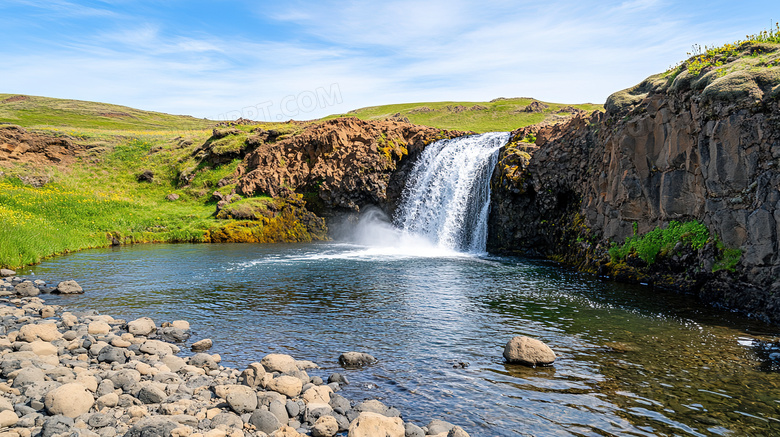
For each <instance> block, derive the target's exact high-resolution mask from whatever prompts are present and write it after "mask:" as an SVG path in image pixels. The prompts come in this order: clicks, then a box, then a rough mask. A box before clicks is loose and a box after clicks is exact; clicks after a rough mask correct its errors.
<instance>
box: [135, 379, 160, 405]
mask: <svg viewBox="0 0 780 437" xmlns="http://www.w3.org/2000/svg"><path fill="white" fill-rule="evenodd" d="M136 397H137V398H138V400H139V401H141V402H143V403H145V404H159V403H161V402H162V401H164V400H165V398H166V397H167V396H166V395H165V392H164V391H162V390H161V389H160V388H158V387H156V386H154V385H151V384H149V385H145V386H143V387H141V390H139V391H138V395H137V396H136Z"/></svg>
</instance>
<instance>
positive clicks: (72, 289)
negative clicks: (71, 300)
mask: <svg viewBox="0 0 780 437" xmlns="http://www.w3.org/2000/svg"><path fill="white" fill-rule="evenodd" d="M54 292H55V293H58V294H81V293H84V289H83V288H81V285H79V284H78V282H76V281H73V280H70V281H62V282H60V283H59V284H57V288H56V289H55V290H54Z"/></svg>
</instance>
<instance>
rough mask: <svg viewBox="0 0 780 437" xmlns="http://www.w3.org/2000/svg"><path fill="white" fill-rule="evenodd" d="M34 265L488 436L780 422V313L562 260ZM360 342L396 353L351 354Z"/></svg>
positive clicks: (437, 257)
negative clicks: (600, 275)
mask: <svg viewBox="0 0 780 437" xmlns="http://www.w3.org/2000/svg"><path fill="white" fill-rule="evenodd" d="M31 272H33V273H34V274H35V276H36V277H37V278H42V279H45V280H49V281H57V280H64V279H76V280H77V281H79V282H80V283H81V284H82V285H83V286H84V287H85V289H86V294H84V295H81V296H61V297H57V296H49V297H47V300H48V301H49V302H51V303H55V304H62V305H65V306H67V307H68V308H74V309H95V310H98V311H100V312H102V313H105V314H111V315H114V316H117V317H123V318H126V319H132V318H136V317H141V316H150V317H153V318H154V319H155V320H156V321H157V322H158V323H161V322H163V321H170V320H175V319H187V320H189V321H190V322H191V324H192V328H193V332H194V336H193V338H192V340H193V341H194V340H198V339H200V338H204V337H208V338H211V339H212V340H214V344H215V346H214V352H217V353H219V354H221V356H222V358H223V360H224V361H225V363H226V364H227V365H232V366H237V367H239V368H240V367H243V366H246V365H247V364H249V363H251V362H254V361H258V360H259V359H260V358H262V356H264V355H265V354H267V353H271V352H280V353H289V354H291V355H293V356H295V357H296V358H299V359H312V360H314V361H316V362H318V364H320V365H321V366H322V367H323V369H322V370H321V371H320V372H321V376H327V374H329V373H330V372H333V371H337V370H338V371H344V372H346V374H347V376H348V377H349V378H350V380H351V381H352V384H351V385H349V386H347V388H346V389H345V392H346V395H347V396H348V397H350V398H352V399H356V400H359V399H365V398H377V399H380V400H383V401H384V402H386V403H388V404H391V405H395V406H397V407H399V408H400V409H401V410H402V411H403V412H404V414H405V419H407V420H411V421H413V422H416V423H418V424H421V425H422V424H425V423H427V420H430V419H432V418H441V419H444V420H449V421H452V422H455V423H458V424H460V425H461V426H464V427H466V428H467V429H468V430H469V432H470V433H471V435H472V436H515V435H535V436H548V435H659V434H662V435H664V434H665V435H773V434H777V433H778V432H780V430H779V429H778V425H780V424H779V423H778V421H777V418H778V417H780V415H779V414H778V413H780V403H779V401H780V384H779V383H780V379H779V378H778V377H779V376H780V374H778V373H777V372H766V371H762V370H761V368H760V367H761V365H762V361H761V357H759V356H757V355H756V352H755V351H754V348H753V347H752V346H753V344H754V343H753V342H754V340H761V341H765V342H771V341H774V340H776V338H775V337H773V336H771V335H764V334H757V333H771V332H773V328H771V327H767V326H763V325H761V324H759V323H755V322H752V321H748V320H746V319H744V318H741V317H739V316H738V315H735V314H731V313H726V312H721V311H717V310H714V309H709V308H703V307H702V306H701V305H699V304H697V303H696V302H695V301H693V300H690V299H688V298H687V297H685V296H678V295H674V294H670V293H664V292H660V291H657V290H651V289H648V288H646V287H632V286H625V285H619V284H613V283H605V282H601V281H599V280H598V279H596V278H591V277H587V276H582V275H579V274H577V273H574V272H570V271H566V270H562V269H560V268H557V267H555V266H552V265H549V264H547V263H539V262H531V261H528V260H523V259H516V258H500V257H473V256H463V255H458V254H451V253H449V254H447V253H444V254H442V253H425V252H419V253H404V252H402V251H398V250H393V248H392V247H390V248H389V249H388V248H385V249H381V250H380V249H377V248H376V247H373V248H372V247H365V246H361V245H356V244H342V243H323V244H300V245H273V246H263V245H249V244H245V245H232V244H224V245H197V246H194V245H148V246H133V247H123V248H121V249H113V250H112V249H103V250H93V251H85V252H80V253H75V254H70V255H67V256H63V257H60V258H56V259H53V260H49V261H46V262H44V263H42V264H40V265H38V266H35V267H33V268H31ZM20 273H26V274H28V273H29V272H20ZM514 335H529V336H532V337H534V338H538V339H540V340H542V341H544V342H546V343H547V344H549V345H550V346H551V347H552V348H553V349H554V350H555V351H556V354H557V355H558V360H557V361H556V363H555V365H554V367H551V368H537V369H530V368H526V367H518V366H513V365H508V364H506V363H505V362H504V360H503V358H502V356H501V354H502V351H503V345H504V344H505V343H506V341H507V340H508V339H509V338H511V337H512V336H514ZM348 350H358V351H367V352H370V353H372V354H373V355H375V356H376V357H378V358H379V360H380V361H379V363H377V364H376V365H374V366H370V367H367V368H364V369H351V370H343V369H341V368H340V367H339V366H338V363H337V358H338V355H339V354H340V353H341V352H345V351H348ZM769 353H771V352H769ZM459 363H467V364H468V366H467V367H465V368H462V367H459ZM315 374H316V373H315Z"/></svg>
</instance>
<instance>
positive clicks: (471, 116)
mask: <svg viewBox="0 0 780 437" xmlns="http://www.w3.org/2000/svg"><path fill="white" fill-rule="evenodd" d="M535 101H537V100H534V99H531V98H526V97H517V98H498V99H494V100H491V101H490V102H423V103H400V104H394V105H382V106H370V107H367V108H361V109H356V110H354V111H350V112H349V113H347V114H336V115H330V116H328V117H325V118H324V119H323V120H329V119H332V118H338V117H342V116H353V117H358V118H360V119H362V120H383V119H387V118H394V117H396V116H400V117H406V118H408V119H409V121H410V122H412V123H414V124H421V125H425V126H432V127H435V128H439V129H449V130H465V131H474V132H478V133H483V132H504V131H512V130H515V129H517V128H519V127H523V126H528V125H531V124H535V123H540V122H542V121H545V120H548V121H554V120H556V119H562V118H563V117H565V116H567V115H571V112H566V111H565V108H570V107H573V108H576V109H579V110H583V111H586V112H593V111H596V110H603V109H604V107H603V106H602V105H596V104H592V103H583V104H576V105H567V104H561V103H547V102H540V103H541V104H542V105H546V106H547V108H544V110H543V111H542V112H526V111H524V109H525V108H526V107H527V106H528V105H530V104H531V103H532V102H535ZM562 110H563V112H559V111H562Z"/></svg>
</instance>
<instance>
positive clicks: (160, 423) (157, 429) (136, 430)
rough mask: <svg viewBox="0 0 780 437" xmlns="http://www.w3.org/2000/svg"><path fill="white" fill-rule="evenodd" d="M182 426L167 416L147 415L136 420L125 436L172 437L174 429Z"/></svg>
mask: <svg viewBox="0 0 780 437" xmlns="http://www.w3.org/2000/svg"><path fill="white" fill-rule="evenodd" d="M180 426H181V425H179V424H178V423H176V422H174V421H172V420H170V419H168V418H166V417H160V416H154V417H147V418H143V419H141V420H139V421H138V422H136V424H135V425H133V427H132V428H130V430H129V431H127V433H126V434H125V435H124V437H152V436H154V437H171V435H172V431H173V430H174V429H176V428H179V427H180Z"/></svg>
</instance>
